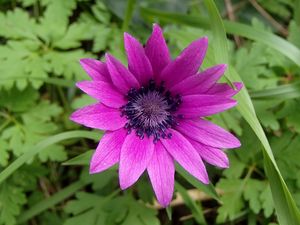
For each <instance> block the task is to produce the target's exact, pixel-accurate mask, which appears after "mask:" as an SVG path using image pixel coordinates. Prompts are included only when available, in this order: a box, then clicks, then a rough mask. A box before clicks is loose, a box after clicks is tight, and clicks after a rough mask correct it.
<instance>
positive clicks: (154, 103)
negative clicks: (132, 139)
mask: <svg viewBox="0 0 300 225" xmlns="http://www.w3.org/2000/svg"><path fill="white" fill-rule="evenodd" d="M126 98H127V100H128V102H127V104H126V105H123V106H122V107H120V111H121V116H122V117H123V116H126V118H127V119H128V122H127V123H126V124H125V126H124V128H125V129H127V130H128V131H127V133H128V134H129V133H131V131H132V129H134V130H135V133H136V135H137V136H138V137H139V138H140V139H143V138H144V137H145V135H146V136H147V137H151V136H152V137H153V142H154V143H157V142H158V141H159V139H160V138H163V139H165V138H169V139H171V138H172V134H171V133H168V131H167V130H168V129H169V128H172V127H174V126H176V125H177V124H178V122H177V121H176V119H177V118H180V116H181V115H179V116H175V115H174V112H176V111H177V109H178V107H179V106H180V104H181V102H182V100H181V96H180V95H176V96H172V94H171V92H170V91H168V90H167V91H166V90H165V87H164V82H161V83H160V85H159V86H156V84H155V82H154V80H150V81H149V83H148V85H147V86H142V87H141V88H140V89H135V88H131V89H130V90H129V91H128V93H127V95H126Z"/></svg>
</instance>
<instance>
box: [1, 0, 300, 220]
mask: <svg viewBox="0 0 300 225" xmlns="http://www.w3.org/2000/svg"><path fill="white" fill-rule="evenodd" d="M215 3H216V5H217V7H218V11H219V13H220V15H221V16H222V18H223V22H224V25H225V29H226V32H227V34H228V36H227V37H228V39H227V40H226V42H227V44H228V46H229V62H230V64H231V65H232V68H235V69H236V71H237V73H238V74H239V75H240V76H241V78H242V80H243V82H244V84H245V86H246V87H247V89H248V91H249V93H250V96H251V99H252V102H253V104H254V108H255V110H256V114H257V116H258V119H259V121H260V122H261V124H262V126H263V129H264V131H265V132H266V136H267V138H268V140H269V143H270V145H271V147H272V150H273V154H274V156H275V159H276V162H277V164H278V167H279V169H280V171H281V174H282V176H283V178H284V180H285V181H286V183H287V186H288V188H289V190H290V192H291V194H292V198H293V199H294V200H295V202H296V204H297V205H298V207H299V206H300V173H299V169H300V152H299V151H300V113H299V112H300V101H299V97H300V82H299V81H300V79H299V77H300V67H299V65H300V63H299V61H300V57H299V58H297V57H298V56H300V53H299V48H300V1H298V0H272V1H271V0H225V1H221V0H217V1H215ZM215 19H216V18H211V15H209V13H208V10H207V7H206V6H205V4H204V3H203V2H202V1H201V0H187V1H184V0H182V1H180V0H136V1H132V0H129V1H123V0H113V1H110V0H102V1H101V0H0V225H14V224H30V225H58V224H63V225H82V224H86V225H117V224H118V225H140V224H141V225H158V224H162V225H165V224H166V225H167V224H174V225H179V224H182V225H183V224H184V225H192V224H203V225H205V224H249V225H255V224H261V225H276V224H278V220H277V216H276V213H275V211H274V206H275V205H276V204H277V203H276V204H275V203H274V202H273V198H272V194H271V189H270V184H269V181H270V179H268V178H267V175H266V173H265V171H264V166H266V164H265V163H266V162H264V156H263V151H262V148H263V147H262V145H261V143H260V141H259V139H258V137H257V136H256V135H255V133H254V132H253V130H252V129H251V127H250V126H249V125H248V123H247V122H246V120H245V119H244V118H243V117H242V115H241V114H240V113H239V112H238V111H237V109H233V110H230V111H228V112H225V113H222V114H220V115H217V116H214V117H212V118H211V119H212V120H213V121H214V122H216V123H217V124H219V125H221V126H223V127H225V128H226V129H229V130H231V131H232V132H233V133H235V134H236V135H238V137H239V138H240V139H241V142H242V147H241V148H240V149H237V150H230V151H227V153H228V155H229V157H230V163H231V167H230V168H229V169H226V170H224V171H223V170H219V169H216V168H213V167H208V170H209V174H210V177H211V181H212V185H210V186H204V185H202V184H200V183H199V182H197V181H196V180H194V178H192V177H190V176H189V175H187V173H185V171H183V169H182V168H180V167H178V168H177V174H176V180H177V183H176V186H175V190H176V194H177V195H176V196H177V197H176V196H174V198H176V200H175V201H174V202H172V205H171V207H169V208H168V209H167V210H165V209H161V208H160V207H159V205H157V203H155V202H154V196H153V192H152V188H151V185H150V183H149V180H148V177H147V176H146V175H144V176H143V178H142V179H140V180H139V181H138V183H137V184H136V185H135V186H134V187H132V188H130V189H129V190H127V191H125V192H122V191H120V190H119V187H118V177H117V170H116V169H117V168H112V169H110V170H109V171H106V172H104V173H101V174H97V175H92V176H91V175H89V174H88V163H89V158H90V157H91V154H92V152H93V149H95V147H96V146H97V141H98V140H99V139H100V138H101V132H99V131H91V130H88V129H84V128H83V127H80V126H78V125H76V124H74V123H72V122H71V121H69V119H68V117H69V115H70V113H71V112H72V111H74V109H76V108H79V107H82V106H84V105H87V104H90V103H91V102H93V99H90V98H89V97H88V96H86V95H84V94H82V93H81V92H80V91H78V90H77V89H76V88H75V86H74V84H75V82H76V81H79V80H84V79H87V75H86V74H85V72H84V71H83V70H82V69H81V67H80V66H79V63H78V61H79V59H80V58H85V57H90V58H98V59H102V57H103V55H104V52H107V51H108V52H110V53H111V54H113V55H115V56H116V57H117V58H119V59H120V60H122V61H123V62H125V63H126V58H125V55H124V49H123V32H124V31H127V32H130V33H132V34H133V35H135V36H137V37H138V38H139V39H140V41H142V42H143V43H145V41H146V39H147V37H148V36H149V35H150V33H151V27H152V23H153V22H158V23H160V25H161V26H162V27H163V28H164V31H165V36H166V38H167V40H168V45H169V47H170V50H171V52H172V55H173V56H176V55H177V54H178V53H179V52H180V50H182V49H183V48H184V47H186V46H187V44H188V43H189V42H191V41H192V40H195V39H197V38H199V37H201V36H204V35H207V36H208V37H209V50H208V55H207V58H206V59H205V62H204V64H203V68H206V67H209V66H211V65H212V64H215V60H214V59H215V58H217V59H218V55H220V53H219V52H220V51H223V49H219V48H218V46H219V45H218V44H215V43H217V41H218V40H217V39H218V38H217V37H216V36H215V33H214V32H213V30H212V29H211V28H210V25H211V24H213V23H214V20H215ZM245 25H246V26H245ZM244 26H245V27H244ZM275 35H276V36H275ZM278 37H281V38H282V39H278ZM283 39H285V40H283ZM284 44H288V45H284ZM290 46H292V48H288V47H290ZM219 63H221V62H219ZM223 81H227V80H226V79H224V80H223ZM15 160H17V161H15ZM13 162H14V163H13ZM178 196H179V197H178ZM171 218H172V219H171ZM170 219H171V220H170ZM294 224H297V223H296V222H295V223H294ZM287 225H291V224H287Z"/></svg>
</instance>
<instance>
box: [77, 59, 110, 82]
mask: <svg viewBox="0 0 300 225" xmlns="http://www.w3.org/2000/svg"><path fill="white" fill-rule="evenodd" d="M80 64H81V66H82V67H83V69H84V70H85V71H86V72H87V74H88V75H89V76H90V77H91V78H92V79H93V80H97V81H105V82H108V83H109V82H111V81H110V75H109V72H108V70H107V67H106V65H105V63H103V62H101V61H99V60H95V59H80Z"/></svg>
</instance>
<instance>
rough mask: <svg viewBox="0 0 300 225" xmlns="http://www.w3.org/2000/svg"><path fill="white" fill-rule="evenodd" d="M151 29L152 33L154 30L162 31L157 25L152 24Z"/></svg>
mask: <svg viewBox="0 0 300 225" xmlns="http://www.w3.org/2000/svg"><path fill="white" fill-rule="evenodd" d="M152 29H153V31H155V30H157V31H162V29H161V27H160V26H159V24H158V23H153V25H152Z"/></svg>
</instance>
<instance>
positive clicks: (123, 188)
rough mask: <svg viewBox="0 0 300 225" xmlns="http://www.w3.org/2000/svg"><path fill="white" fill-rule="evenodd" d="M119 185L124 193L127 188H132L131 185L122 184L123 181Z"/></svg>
mask: <svg viewBox="0 0 300 225" xmlns="http://www.w3.org/2000/svg"><path fill="white" fill-rule="evenodd" d="M119 183H120V188H121V190H122V191H125V190H126V189H127V188H129V187H130V185H128V184H126V183H124V182H122V181H121V180H120V181H119Z"/></svg>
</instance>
